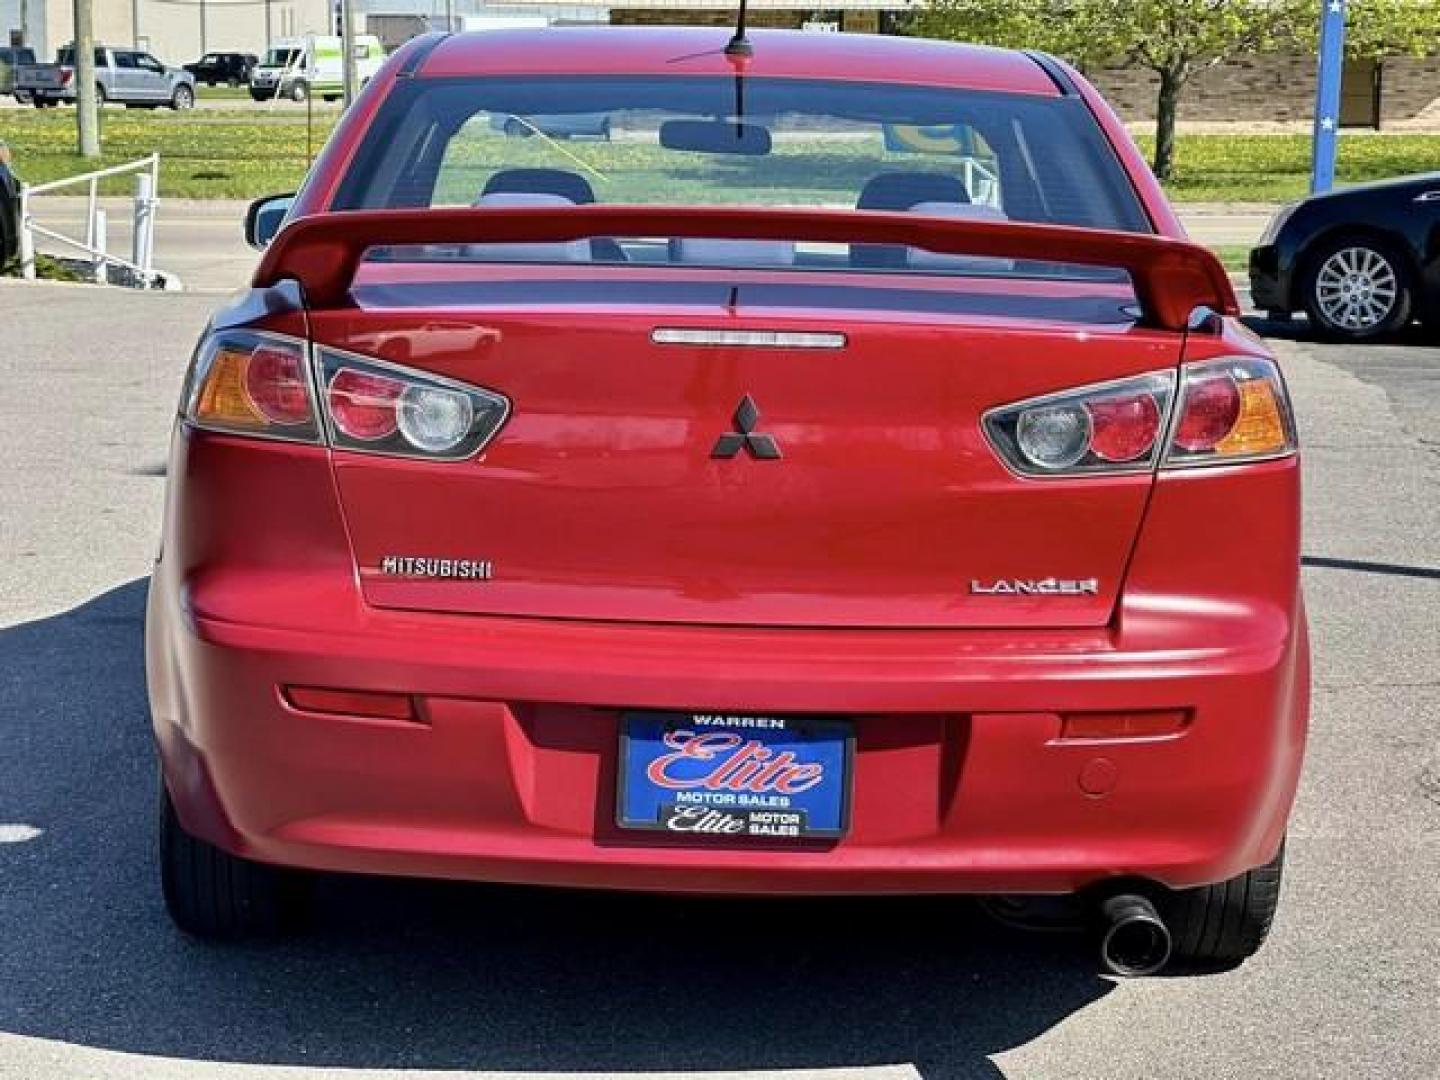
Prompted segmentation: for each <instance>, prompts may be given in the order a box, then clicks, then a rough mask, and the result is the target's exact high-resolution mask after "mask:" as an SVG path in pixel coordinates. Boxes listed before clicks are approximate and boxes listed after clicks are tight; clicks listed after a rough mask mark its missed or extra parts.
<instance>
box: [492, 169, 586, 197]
mask: <svg viewBox="0 0 1440 1080" xmlns="http://www.w3.org/2000/svg"><path fill="white" fill-rule="evenodd" d="M516 193H525V194H530V195H559V196H561V197H562V198H565V199H568V200H569V201H570V202H572V203H576V204H581V203H593V202H594V201H595V189H594V188H592V187H591V186H590V181H588V180H586V179H585V178H584V177H583V176H581V175H580V174H579V173H574V172H568V171H566V170H565V169H501V170H500V171H499V172H497V173H495V174H493V175H492V176H491V177H490V179H489V180H487V181H485V190H484V191H482V192H481V193H480V195H481V197H482V198H483V197H484V196H486V195H506V194H516Z"/></svg>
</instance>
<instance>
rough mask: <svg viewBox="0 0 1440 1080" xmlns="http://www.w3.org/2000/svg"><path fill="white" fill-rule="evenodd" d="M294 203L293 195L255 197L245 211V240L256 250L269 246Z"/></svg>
mask: <svg viewBox="0 0 1440 1080" xmlns="http://www.w3.org/2000/svg"><path fill="white" fill-rule="evenodd" d="M294 204H295V196H294V195H267V196H266V197H265V198H263V199H256V200H255V201H254V202H253V203H251V204H250V209H249V210H247V211H246V212H245V242H246V243H247V244H249V245H250V246H251V247H252V248H255V249H256V250H257V251H261V250H263V249H264V248H266V247H267V246H269V244H270V241H271V240H274V239H275V234H276V233H278V232H279V231H280V226H281V225H283V224H285V215H286V214H288V213H290V207H291V206H293V205H294Z"/></svg>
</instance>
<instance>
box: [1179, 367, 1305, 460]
mask: <svg viewBox="0 0 1440 1080" xmlns="http://www.w3.org/2000/svg"><path fill="white" fill-rule="evenodd" d="M1177 407H1178V409H1179V413H1180V415H1179V416H1178V417H1177V418H1176V422H1175V425H1174V429H1173V430H1174V434H1173V435H1172V436H1171V440H1170V450H1169V452H1168V453H1167V454H1166V455H1165V461H1164V465H1166V466H1175V465H1210V464H1213V465H1226V464H1229V463H1230V462H1238V461H1247V460H1252V459H1255V458H1270V457H1279V456H1281V455H1283V454H1289V453H1292V452H1293V451H1294V450H1295V421H1294V418H1293V414H1292V413H1291V411H1290V399H1289V397H1288V396H1287V395H1286V393H1285V383H1284V382H1283V381H1282V380H1281V378H1280V369H1279V368H1277V367H1276V366H1275V362H1274V361H1273V360H1270V359H1267V358H1265V357H1258V356H1234V357H1225V358H1223V359H1220V360H1207V361H1204V362H1202V363H1196V364H1187V365H1186V366H1185V367H1184V368H1183V369H1182V378H1181V384H1180V401H1179V405H1178V406H1177Z"/></svg>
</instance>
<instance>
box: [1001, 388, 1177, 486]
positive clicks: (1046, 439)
mask: <svg viewBox="0 0 1440 1080" xmlns="http://www.w3.org/2000/svg"><path fill="white" fill-rule="evenodd" d="M1174 392H1175V373H1174V372H1171V371H1165V372H1156V373H1155V374H1152V375H1140V376H1137V377H1135V378H1133V379H1124V380H1121V381H1119V382H1114V383H1103V384H1100V385H1097V386H1092V387H1086V388H1083V389H1080V390H1074V391H1070V392H1067V393H1063V394H1050V395H1048V396H1046V397H1043V398H1035V399H1033V400H1031V401H1025V402H1021V403H1020V404H1018V405H1011V406H1007V407H1005V408H1002V409H995V410H993V411H991V412H989V413H986V414H985V419H984V426H985V432H986V434H987V435H988V436H989V437H990V442H991V444H992V445H993V446H994V447H995V449H996V450H997V451H998V452H999V454H1000V456H1001V458H1002V459H1004V461H1005V463H1006V464H1007V465H1009V466H1010V468H1012V469H1013V470H1015V471H1016V472H1018V473H1021V474H1022V475H1025V476H1070V475H1074V474H1077V473H1092V472H1118V471H1132V472H1133V471H1136V470H1139V469H1144V468H1148V467H1149V466H1151V465H1153V463H1154V461H1155V457H1156V455H1157V454H1158V452H1159V444H1160V432H1161V431H1162V430H1163V428H1164V422H1165V417H1166V416H1167V415H1168V414H1169V409H1170V399H1171V398H1172V397H1173V396H1174Z"/></svg>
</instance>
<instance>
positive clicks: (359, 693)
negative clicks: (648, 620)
mask: <svg viewBox="0 0 1440 1080" xmlns="http://www.w3.org/2000/svg"><path fill="white" fill-rule="evenodd" d="M280 692H281V694H282V695H283V696H284V698H285V702H286V704H288V705H290V706H291V707H292V708H295V709H299V710H301V711H302V712H313V713H325V714H327V715H331V716H359V717H364V718H366V719H370V720H412V721H413V720H419V719H420V717H419V716H418V714H417V713H416V711H415V700H414V699H413V698H412V697H411V696H410V695H409V694H389V693H384V692H382V691H378V690H326V689H323V688H321V687H316V686H286V687H282V688H281V691H280Z"/></svg>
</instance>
